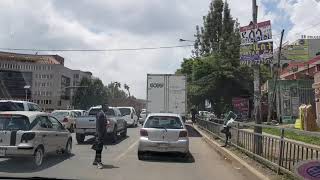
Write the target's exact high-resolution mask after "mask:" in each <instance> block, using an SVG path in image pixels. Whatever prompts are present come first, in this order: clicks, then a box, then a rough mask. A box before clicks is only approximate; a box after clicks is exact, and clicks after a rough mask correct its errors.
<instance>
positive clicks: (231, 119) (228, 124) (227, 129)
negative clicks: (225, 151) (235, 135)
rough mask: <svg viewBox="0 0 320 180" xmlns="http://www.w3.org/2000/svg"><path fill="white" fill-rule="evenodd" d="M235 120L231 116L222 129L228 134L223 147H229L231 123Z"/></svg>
mask: <svg viewBox="0 0 320 180" xmlns="http://www.w3.org/2000/svg"><path fill="white" fill-rule="evenodd" d="M233 122H234V119H233V118H230V120H228V121H227V122H226V123H225V124H224V125H223V129H222V130H221V133H224V134H225V135H226V140H225V144H224V145H223V146H222V147H227V145H228V141H229V139H231V132H230V129H231V124H232V123H233Z"/></svg>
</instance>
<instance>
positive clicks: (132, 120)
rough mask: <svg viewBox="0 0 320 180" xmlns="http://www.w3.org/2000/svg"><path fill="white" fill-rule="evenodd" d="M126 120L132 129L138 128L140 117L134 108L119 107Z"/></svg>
mask: <svg viewBox="0 0 320 180" xmlns="http://www.w3.org/2000/svg"><path fill="white" fill-rule="evenodd" d="M117 108H118V109H119V110H120V112H121V114H122V116H123V117H124V119H125V120H126V121H127V125H128V126H131V127H137V126H138V116H137V114H136V111H135V109H134V108H133V107H117Z"/></svg>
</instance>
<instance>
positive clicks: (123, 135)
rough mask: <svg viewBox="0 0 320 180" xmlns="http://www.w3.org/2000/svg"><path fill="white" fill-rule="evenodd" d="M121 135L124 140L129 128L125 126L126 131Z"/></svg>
mask: <svg viewBox="0 0 320 180" xmlns="http://www.w3.org/2000/svg"><path fill="white" fill-rule="evenodd" d="M120 135H121V137H123V138H125V137H127V126H125V129H124V131H123V132H122V133H121V134H120Z"/></svg>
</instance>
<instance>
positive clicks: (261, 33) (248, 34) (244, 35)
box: [240, 21, 272, 44]
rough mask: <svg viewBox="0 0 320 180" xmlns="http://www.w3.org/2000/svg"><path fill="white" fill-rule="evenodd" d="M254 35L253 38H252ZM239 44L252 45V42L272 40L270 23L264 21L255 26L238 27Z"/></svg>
mask: <svg viewBox="0 0 320 180" xmlns="http://www.w3.org/2000/svg"><path fill="white" fill-rule="evenodd" d="M254 35H255V38H254ZM240 36H241V44H252V43H253V42H259V41H265V40H270V39H272V30H271V22H270V21H264V22H260V23H258V24H256V26H253V25H248V26H244V27H240Z"/></svg>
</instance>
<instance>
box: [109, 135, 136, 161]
mask: <svg viewBox="0 0 320 180" xmlns="http://www.w3.org/2000/svg"><path fill="white" fill-rule="evenodd" d="M138 142H139V139H138V140H137V141H135V142H134V143H133V144H131V146H129V148H128V149H127V150H126V151H125V152H123V153H121V154H120V155H119V156H117V157H116V158H115V159H114V161H120V160H121V159H122V158H123V157H124V156H125V155H126V154H127V153H129V152H130V151H131V150H132V149H133V148H134V147H135V146H136V145H137V144H138Z"/></svg>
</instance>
